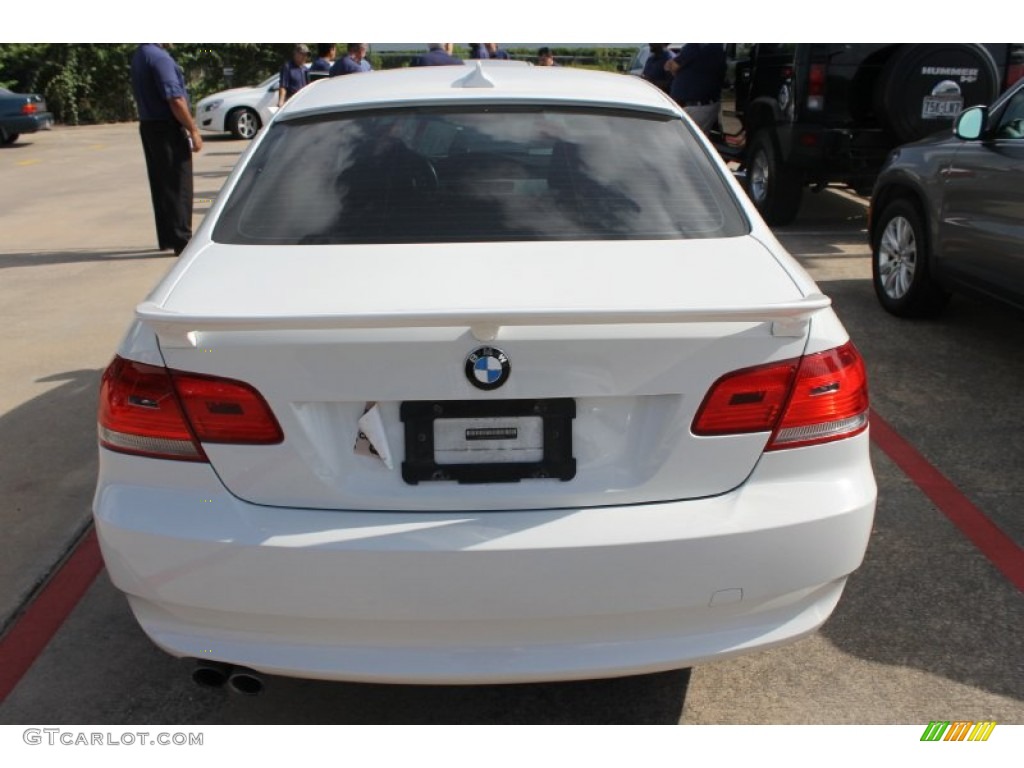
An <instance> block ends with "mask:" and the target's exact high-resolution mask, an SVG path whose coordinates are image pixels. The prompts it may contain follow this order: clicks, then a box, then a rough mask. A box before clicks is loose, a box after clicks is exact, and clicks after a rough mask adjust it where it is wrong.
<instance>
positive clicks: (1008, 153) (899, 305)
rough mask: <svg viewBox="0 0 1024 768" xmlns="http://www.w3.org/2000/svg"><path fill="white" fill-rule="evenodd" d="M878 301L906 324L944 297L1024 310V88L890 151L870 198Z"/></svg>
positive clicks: (1018, 87)
mask: <svg viewBox="0 0 1024 768" xmlns="http://www.w3.org/2000/svg"><path fill="white" fill-rule="evenodd" d="M869 233H870V238H871V246H872V262H873V273H874V275H873V276H874V281H873V282H874V286H875V293H876V294H877V295H878V300H879V301H880V302H881V304H882V306H883V307H885V309H886V310H888V311H889V312H891V313H893V314H894V315H900V316H903V317H922V316H928V315H934V314H936V313H938V312H939V311H940V310H941V309H942V307H943V306H944V305H945V303H946V301H947V299H948V298H949V293H950V291H953V290H956V291H969V292H972V293H975V294H980V295H982V296H984V297H990V298H994V299H997V300H1000V301H1003V302H1007V303H1009V304H1012V305H1014V306H1016V307H1018V308H1021V309H1024V81H1021V82H1019V83H1017V84H1016V85H1015V86H1013V87H1011V88H1010V89H1009V90H1008V91H1007V92H1006V93H1004V94H1003V95H1002V96H1001V97H1000V98H999V99H997V100H996V101H995V103H993V104H992V106H991V107H974V108H972V109H967V110H965V111H964V112H962V113H961V114H960V115H959V117H958V118H957V120H956V123H955V127H954V130H953V131H952V132H951V133H950V134H944V135H939V136H933V137H931V138H928V139H924V140H922V141H918V142H915V143H913V144H907V145H906V146H903V147H899V148H898V149H896V150H894V151H893V152H891V153H890V155H889V158H888V160H887V162H886V164H885V166H884V168H883V169H882V171H881V173H880V175H879V177H878V181H877V183H876V184H875V188H874V192H873V193H872V197H871V217H870V227H869Z"/></svg>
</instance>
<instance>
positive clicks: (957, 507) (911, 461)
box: [871, 411, 1024, 592]
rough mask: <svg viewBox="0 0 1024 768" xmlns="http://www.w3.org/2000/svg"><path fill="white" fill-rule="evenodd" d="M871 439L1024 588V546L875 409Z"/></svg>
mask: <svg viewBox="0 0 1024 768" xmlns="http://www.w3.org/2000/svg"><path fill="white" fill-rule="evenodd" d="M871 439H872V440H873V441H874V442H875V444H876V445H877V446H878V447H879V448H881V449H882V450H883V451H885V453H886V454H887V455H888V456H889V458H890V459H892V461H893V462H894V463H895V464H896V466H898V467H899V468H900V470H902V472H903V473H904V474H905V475H906V476H907V477H909V478H910V479H911V480H912V481H913V482H914V484H915V485H916V486H917V487H918V488H920V489H921V492H922V493H924V495H925V496H927V497H928V498H929V499H931V501H932V503H933V504H935V506H936V507H938V508H939V511H940V512H942V514H944V515H945V516H946V517H948V518H949V519H950V521H951V522H952V523H953V524H954V525H955V526H956V527H957V528H959V529H960V532H961V533H963V534H964V535H965V536H966V537H967V538H968V539H970V540H971V541H972V542H973V543H974V546H976V547H977V548H978V549H979V550H981V553H982V554H983V555H985V557H987V558H988V559H989V561H991V563H992V564H993V565H994V566H995V567H996V568H998V569H999V571H1000V572H1001V573H1002V574H1003V575H1004V576H1005V577H1006V578H1007V579H1009V581H1010V582H1011V583H1012V584H1013V585H1014V586H1016V587H1017V589H1019V590H1020V591H1022V592H1024V549H1021V548H1020V547H1019V546H1017V543H1016V542H1015V541H1014V540H1013V539H1011V538H1010V537H1009V536H1007V535H1006V534H1005V533H1004V532H1003V531H1002V530H1001V529H1000V528H999V527H998V526H997V525H996V524H995V523H993V522H992V521H991V520H989V518H988V517H986V516H985V513H984V512H982V511H981V510H980V509H978V508H977V507H976V506H974V504H973V503H972V502H971V501H970V499H968V498H967V497H966V496H965V495H964V494H963V493H961V492H960V489H958V488H957V487H956V486H955V485H953V483H952V482H950V480H949V479H948V478H946V476H945V475H943V474H942V473H941V472H939V470H937V469H936V468H935V467H934V466H932V464H931V463H930V462H929V461H928V460H927V459H926V458H925V457H924V456H922V455H921V454H920V453H918V451H917V449H916V448H914V446H912V445H911V444H910V443H908V442H907V441H906V440H905V439H903V437H902V436H901V435H900V434H899V433H898V432H897V431H896V430H895V429H893V428H892V427H891V426H889V424H888V422H886V420H885V419H883V418H882V417H881V416H879V415H878V413H876V412H875V411H872V412H871Z"/></svg>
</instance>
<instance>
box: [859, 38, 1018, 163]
mask: <svg viewBox="0 0 1024 768" xmlns="http://www.w3.org/2000/svg"><path fill="white" fill-rule="evenodd" d="M956 72H964V73H965V74H960V75H958V74H955V73H956ZM964 80H967V81H968V82H964ZM999 83H1000V78H999V73H998V71H997V69H996V65H995V62H994V61H993V60H992V56H991V55H990V54H989V52H988V51H987V50H985V49H984V48H983V47H982V46H980V45H977V44H976V43H943V44H915V45H906V46H903V47H901V48H900V49H899V50H897V51H896V53H894V54H893V55H892V56H891V57H890V58H889V60H888V61H887V62H886V63H885V66H883V67H882V72H881V74H880V75H879V78H878V82H877V84H876V86H875V95H874V109H875V115H876V117H877V119H878V121H879V122H880V123H881V124H882V126H884V127H885V129H886V131H887V132H888V133H890V134H891V135H892V137H893V138H894V139H896V141H897V142H898V143H900V144H905V143H907V142H910V141H916V140H918V139H921V138H924V137H925V136H928V135H930V134H932V133H936V132H937V131H941V130H944V129H948V128H949V127H950V126H952V124H953V120H954V118H955V115H953V114H950V116H948V117H933V118H928V119H926V118H924V117H923V116H922V113H923V111H924V107H925V100H926V99H927V98H929V97H936V96H939V97H942V96H947V97H948V98H949V99H952V100H953V101H956V100H958V99H959V100H962V108H963V109H966V108H967V107H971V106H975V105H977V104H991V103H992V102H993V101H994V100H995V98H996V97H997V96H998V95H999Z"/></svg>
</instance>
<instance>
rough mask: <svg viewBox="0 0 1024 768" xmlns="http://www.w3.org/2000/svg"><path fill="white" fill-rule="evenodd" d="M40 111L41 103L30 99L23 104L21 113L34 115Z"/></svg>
mask: <svg viewBox="0 0 1024 768" xmlns="http://www.w3.org/2000/svg"><path fill="white" fill-rule="evenodd" d="M38 111H39V105H38V104H36V103H35V102H34V101H29V102H26V103H25V104H22V105H21V114H23V115H34V114H35V113H36V112H38Z"/></svg>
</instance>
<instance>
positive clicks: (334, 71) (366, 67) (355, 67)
mask: <svg viewBox="0 0 1024 768" xmlns="http://www.w3.org/2000/svg"><path fill="white" fill-rule="evenodd" d="M369 49H370V46H369V45H367V44H366V43H349V44H348V45H347V46H346V50H347V51H348V52H347V54H346V55H345V56H343V57H342V58H340V59H338V60H337V61H336V62H334V66H332V67H331V77H337V76H338V75H355V74H358V73H360V72H372V71H373V67H372V66H370V62H369V61H368V60H367V58H366V52H367V51H368V50H369Z"/></svg>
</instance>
